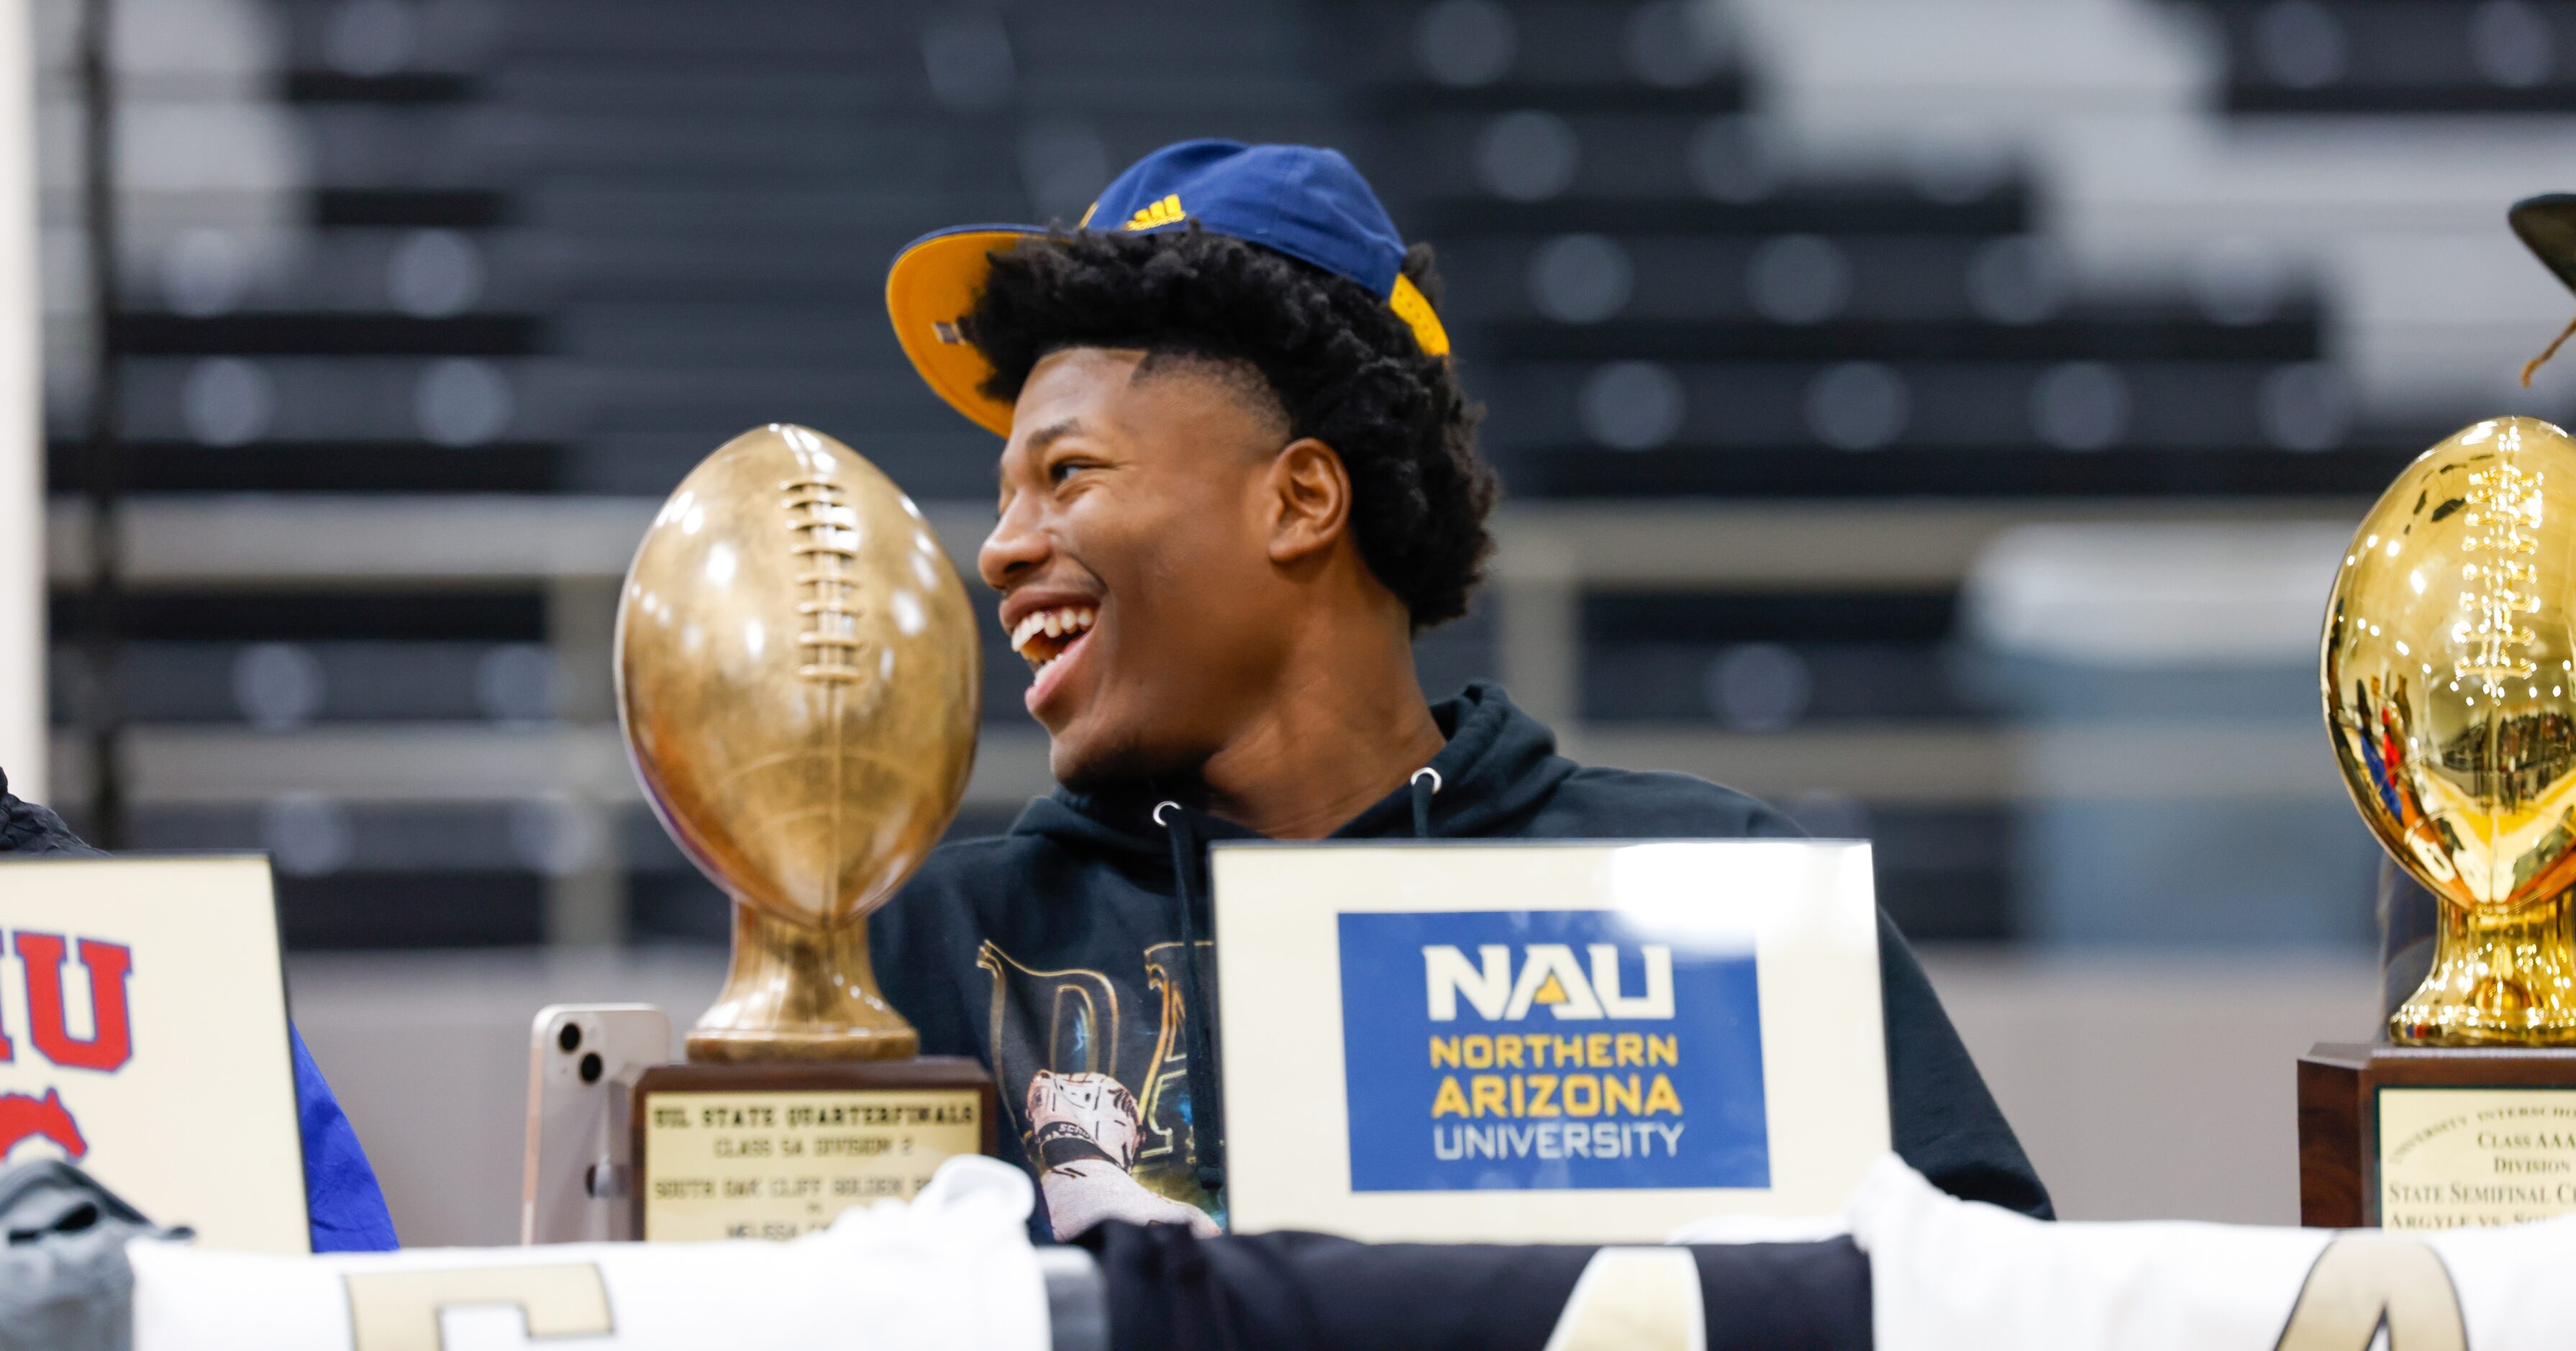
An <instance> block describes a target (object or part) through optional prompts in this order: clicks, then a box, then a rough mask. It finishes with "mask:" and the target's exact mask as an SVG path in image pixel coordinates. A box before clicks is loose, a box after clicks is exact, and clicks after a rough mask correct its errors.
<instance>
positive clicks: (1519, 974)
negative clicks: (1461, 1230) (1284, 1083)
mask: <svg viewBox="0 0 2576 1351" xmlns="http://www.w3.org/2000/svg"><path fill="white" fill-rule="evenodd" d="M1339 924H1340V933H1339V938H1340V949H1341V985H1342V988H1341V1000H1342V1051H1343V1073H1344V1079H1345V1087H1346V1089H1347V1095H1348V1102H1349V1108H1350V1155H1351V1189H1352V1190H1353V1191H1446V1190H1457V1189H1546V1190H1568V1189H1593V1188H1619V1187H1654V1188H1665V1187H1767V1186H1769V1185H1770V1179H1771V1164H1770V1137H1769V1132H1768V1128H1767V1125H1766V1118H1765V1115H1764V1103H1763V1088H1762V1029H1761V1014H1760V1009H1759V1007H1758V988H1759V987H1758V982H1757V973H1756V969H1755V963H1754V959H1753V956H1752V954H1751V953H1749V952H1744V951H1740V950H1729V951H1724V952H1712V953H1701V952H1695V951H1692V950H1689V949H1687V948H1682V949H1677V948H1676V946H1675V945H1673V944H1671V943H1668V942H1655V941H1650V940H1641V939H1640V938H1639V936H1637V935H1636V934H1633V933H1630V932H1627V931H1626V926H1625V925H1624V923H1623V921H1622V918H1621V917H1620V916H1619V915H1618V914H1617V913H1616V912H1612V911H1599V910H1536V911H1521V912H1503V911H1474V912H1428V913H1392V914H1361V913H1347V914H1343V915H1341V916H1340V917H1339Z"/></svg>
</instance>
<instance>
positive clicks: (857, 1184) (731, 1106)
mask: <svg viewBox="0 0 2576 1351" xmlns="http://www.w3.org/2000/svg"><path fill="white" fill-rule="evenodd" d="M999 1108H1000V1100H999V1098H998V1097H997V1095H996V1094H995V1093H994V1090H993V1081H992V1078H991V1077H990V1076H989V1075H987V1074H985V1073H984V1068H983V1067H982V1066H981V1065H978V1064H976V1063H975V1062H974V1061H972V1060H966V1059H961V1058H958V1057H954V1056H921V1057H915V1058H912V1059H908V1060H876V1061H847V1062H839V1063H819V1064H814V1063H809V1064H767V1065H708V1064H685V1065H660V1066H656V1067H654V1068H652V1069H649V1070H646V1071H644V1072H643V1074H642V1076H641V1077H639V1078H638V1079H637V1080H636V1081H635V1105H634V1112H633V1114H632V1121H633V1132H634V1133H633V1147H634V1153H633V1154H632V1156H631V1157H632V1158H633V1160H634V1165H633V1167H634V1185H633V1187H632V1188H631V1189H630V1193H629V1194H630V1195H631V1196H632V1197H633V1198H634V1206H635V1228H634V1232H635V1234H636V1235H637V1236H638V1237H640V1238H643V1239H645V1240H647V1241H674V1240H676V1241H697V1240H708V1239H725V1238H794V1237H795V1236H797V1235H798V1234H801V1233H804V1232H806V1231H807V1230H810V1229H819V1228H822V1227H824V1226H826V1225H829V1224H830V1223H831V1222H832V1220H833V1219H834V1218H835V1217H837V1216H838V1215H839V1214H840V1213H841V1212H842V1211H844V1210H846V1209H848V1208H849V1207H851V1206H853V1205H864V1204H867V1203H870V1202H874V1201H878V1200H883V1199H886V1198H888V1197H893V1198H896V1199H902V1200H909V1199H911V1197H912V1196H913V1194H914V1193H916V1192H918V1191H920V1190H921V1188H922V1186H923V1185H924V1184H925V1183H927V1182H929V1181H930V1175H931V1173H932V1172H934V1171H935V1170H937V1169H938V1167H939V1165H940V1164H941V1163H942V1162H944V1161H945V1160H947V1159H949V1158H952V1157H954V1156H956V1155H959V1154H993V1153H996V1152H997V1146H998V1144H999V1141H1000V1123H1001V1113H1000V1110H999Z"/></svg>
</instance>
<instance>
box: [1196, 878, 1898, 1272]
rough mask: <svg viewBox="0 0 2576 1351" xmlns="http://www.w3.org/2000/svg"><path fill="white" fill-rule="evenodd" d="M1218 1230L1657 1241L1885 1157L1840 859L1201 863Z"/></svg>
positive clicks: (1817, 1193) (1870, 1005) (1865, 966)
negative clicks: (1212, 937)
mask: <svg viewBox="0 0 2576 1351" xmlns="http://www.w3.org/2000/svg"><path fill="white" fill-rule="evenodd" d="M1212 867H1213V870H1214V878H1215V886H1216V933H1217V944H1216V951H1217V991H1218V1000H1219V1007H1220V1010H1221V1013H1222V1017H1221V1019H1220V1023H1219V1026H1220V1027H1221V1029H1222V1038H1221V1041H1222V1049H1221V1057H1222V1069H1223V1071H1224V1076H1223V1082H1224V1094H1225V1132H1226V1137H1227V1138H1226V1176H1227V1184H1226V1193H1227V1201H1228V1206H1229V1210H1230V1214H1229V1219H1230V1220H1231V1222H1232V1224H1233V1226H1234V1228H1235V1229H1236V1230H1237V1231H1239V1232H1256V1231H1261V1230H1269V1229H1317V1230H1323V1231H1326V1232H1330V1233H1338V1234H1345V1235H1348V1236H1350V1237H1353V1238H1361V1239H1370V1240H1418V1241H1430V1242H1489V1243H1490V1242H1555V1243H1615V1242H1654V1241H1659V1240H1661V1239H1662V1238H1663V1236H1664V1235H1665V1234H1666V1233H1668V1232H1669V1231H1671V1230H1672V1229H1673V1228H1674V1227H1675V1226H1677V1225H1680V1224H1682V1223H1684V1222H1686V1221H1689V1220H1693V1219H1698V1218H1700V1217H1702V1216H1706V1215H1710V1214H1714V1213H1717V1212H1721V1211H1742V1212H1759V1213H1767V1214H1827V1213H1831V1212H1834V1211H1837V1210H1839V1209H1840V1208H1841V1207H1842V1205H1843V1203H1844V1201H1845V1200H1846V1199H1847V1198H1848V1197H1849V1195H1850V1193H1851V1190H1852V1188H1853V1187H1854V1186H1856V1185H1857V1184H1858V1183H1859V1181H1860V1179H1861V1176H1862V1174H1863V1173H1864V1172H1865V1171H1867V1169H1868V1167H1869V1165H1870V1162H1871V1161H1872V1160H1873V1159H1875V1158H1877V1157H1878V1156H1879V1155H1880V1154H1881V1153H1883V1152H1885V1151H1886V1149H1887V1148H1888V1106H1887V1058H1886V1039H1885V1031H1884V1024H1883V1022H1882V1020H1881V1015H1880V1011H1879V983H1878V911H1877V904H1876V900H1875V898H1874V894H1873V891H1872V888H1871V885H1870V855H1869V846H1868V845H1866V844H1853V843H1838V842H1820V841H1803V840H1796V841H1792V840H1729V841H1654V842H1642V843H1634V844H1626V843H1537V842H1533V843H1512V844H1476V843H1452V842H1431V843H1421V844H1413V843H1401V844H1349V845H1343V844H1293V845H1291V844H1271V843H1248V844H1239V845H1220V846H1218V847H1217V849H1216V851H1215V854H1214V862H1213V865H1212Z"/></svg>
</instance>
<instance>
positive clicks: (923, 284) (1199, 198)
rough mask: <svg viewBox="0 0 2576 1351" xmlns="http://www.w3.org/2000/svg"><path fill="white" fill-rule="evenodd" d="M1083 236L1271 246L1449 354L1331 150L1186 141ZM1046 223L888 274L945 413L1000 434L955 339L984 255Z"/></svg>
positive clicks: (900, 333) (920, 367)
mask: <svg viewBox="0 0 2576 1351" xmlns="http://www.w3.org/2000/svg"><path fill="white" fill-rule="evenodd" d="M1075 228H1077V229H1083V230H1101V231H1109V230H1117V231H1122V232H1133V233H1137V234H1144V233H1149V232H1153V231H1160V230H1181V229H1190V228H1196V229H1200V230H1205V231H1207V232H1208V233H1209V234H1215V235H1225V236H1228V237H1229V238H1233V239H1240V240H1243V241H1244V242H1246V243H1249V244H1259V245H1261V246H1262V247H1264V248H1269V249H1276V250H1278V251H1279V252H1281V253H1284V254H1287V255H1288V256H1289V257H1291V258H1296V259H1300V260H1303V261H1305V262H1308V263H1312V264H1314V265H1315V266H1317V267H1320V268H1322V269H1324V270H1325V271H1327V272H1330V273H1333V274H1334V275H1336V276H1340V277H1346V278H1348V279H1350V280H1351V281H1354V282H1357V283H1358V284H1360V285H1361V286H1363V287H1366V288H1367V289H1368V291H1369V293H1370V294H1371V295H1381V296H1384V297H1386V303H1387V307H1388V308H1390V309H1392V310H1394V311H1395V312H1396V314H1397V315H1398V316H1399V317H1401V318H1402V319H1403V320H1404V322H1405V324H1406V325H1407V326H1408V327H1410V328H1411V329H1412V330H1413V336H1414V338H1415V339H1416V340H1417V341H1419V342H1420V343H1421V344H1422V350H1423V351H1424V352H1425V353H1427V354H1429V355H1432V356H1446V355H1448V352H1449V334H1448V332H1447V331H1446V330H1444V329H1442V328H1441V327H1440V316H1439V315H1437V314H1434V313H1433V312H1432V309H1431V302H1430V301H1429V300H1428V299H1425V298H1424V296H1423V294H1422V292H1421V290H1420V289H1419V288H1417V287H1415V286H1414V284H1413V281H1412V279H1411V278H1409V277H1406V276H1405V275H1404V273H1403V265H1404V238H1403V236H1401V235H1398V234H1397V233H1396V232H1395V222H1394V221H1392V220H1389V219H1388V218H1387V214H1386V208H1385V207H1384V206H1382V205H1380V204H1379V203H1378V200H1377V194H1376V193H1374V192H1371V191H1370V190H1369V185H1368V180H1367V179H1364V178H1362V177H1360V171H1359V170H1357V169H1355V168H1353V167H1351V162H1350V161H1349V160H1348V159H1345V158H1343V156H1342V154H1341V152H1340V151H1338V150H1323V149H1318V148H1316V147H1314V146H1305V145H1245V144H1243V143H1242V142H1240V141H1183V142H1181V143H1179V144H1177V145H1167V146H1165V147H1163V148H1162V149H1160V150H1157V151H1155V152H1154V153H1153V154H1150V155H1147V156H1146V157H1145V158H1143V159H1141V160H1138V161H1137V162H1136V163H1135V164H1134V165H1132V166H1130V167H1129V168H1128V170H1127V172H1125V173H1123V174H1120V175H1118V177H1117V178H1116V179H1115V180H1114V181H1112V182H1111V183H1110V185H1109V186H1108V187H1107V188H1105V189H1103V190H1102V191H1101V194H1100V200H1099V201H1097V202H1094V203H1092V205H1091V209H1090V210H1089V211H1086V212H1084V213H1083V215H1082V221H1081V223H1080V224H1079V225H1078V226H1076V227H1075ZM1046 233H1047V228H1046V227H1045V226H1042V225H961V226H958V227H956V228H955V229H950V230H941V231H939V232H937V233H935V234H928V235H923V236H922V237H921V238H919V239H916V240H914V241H912V242H911V243H910V244H907V245H905V246H904V249H903V252H901V253H899V254H896V255H895V260H894V266H893V268H892V269H890V270H889V271H888V272H887V273H886V314H887V316H888V317H889V318H891V319H893V320H894V332H895V338H896V340H898V341H900V342H901V343H902V344H903V354H904V355H905V356H907V357H910V358H911V359H912V365H913V369H915V370H917V371H920V372H921V378H922V379H924V380H926V381H928V382H930V388H931V389H932V391H933V392H935V393H937V394H938V395H939V397H941V398H943V399H946V400H947V401H948V404H949V406H950V407H952V408H955V409H956V410H957V411H958V412H961V413H964V414H965V415H966V416H967V417H968V418H970V419H972V420H973V421H974V422H975V424H976V425H977V426H980V427H983V428H985V429H987V430H989V431H991V432H993V433H995V434H996V435H1000V436H1008V435H1010V434H1011V405H1009V404H1007V403H1004V402H1002V401H1001V400H999V399H995V398H991V397H989V396H987V395H986V394H985V393H984V392H983V384H984V382H985V381H986V380H987V379H990V378H991V377H992V374H993V367H992V364H991V363H989V362H987V361H986V360H984V354H983V353H981V352H979V351H976V350H975V347H974V344H972V343H969V342H968V341H966V337H965V335H964V334H963V333H961V332H959V330H958V327H957V321H958V320H959V319H960V318H962V317H963V316H964V315H965V314H966V312H967V311H968V310H971V309H973V308H974V305H975V296H976V293H977V292H978V291H980V290H982V289H983V286H984V277H985V274H987V273H988V272H990V271H991V270H992V266H993V263H992V255H993V254H994V253H995V252H996V251H998V250H1003V249H1011V248H1016V247H1018V246H1019V243H1020V242H1021V241H1022V240H1025V239H1029V238H1032V237H1036V238H1043V237H1044V236H1045V235H1046Z"/></svg>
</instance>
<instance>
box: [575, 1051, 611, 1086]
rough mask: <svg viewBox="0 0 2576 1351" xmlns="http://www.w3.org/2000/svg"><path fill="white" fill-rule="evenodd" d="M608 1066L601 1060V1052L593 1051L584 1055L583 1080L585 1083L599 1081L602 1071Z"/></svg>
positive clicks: (582, 1060) (582, 1063)
mask: <svg viewBox="0 0 2576 1351" xmlns="http://www.w3.org/2000/svg"><path fill="white" fill-rule="evenodd" d="M606 1068H607V1066H606V1065H605V1064H604V1063H603V1062H601V1060H600V1058H599V1052H597V1051H593V1052H591V1053H590V1054H588V1055H586V1056H583V1057H582V1058H581V1081H582V1082H583V1083H585V1084H595V1083H598V1082H599V1074H600V1071H601V1070H603V1069H606Z"/></svg>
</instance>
